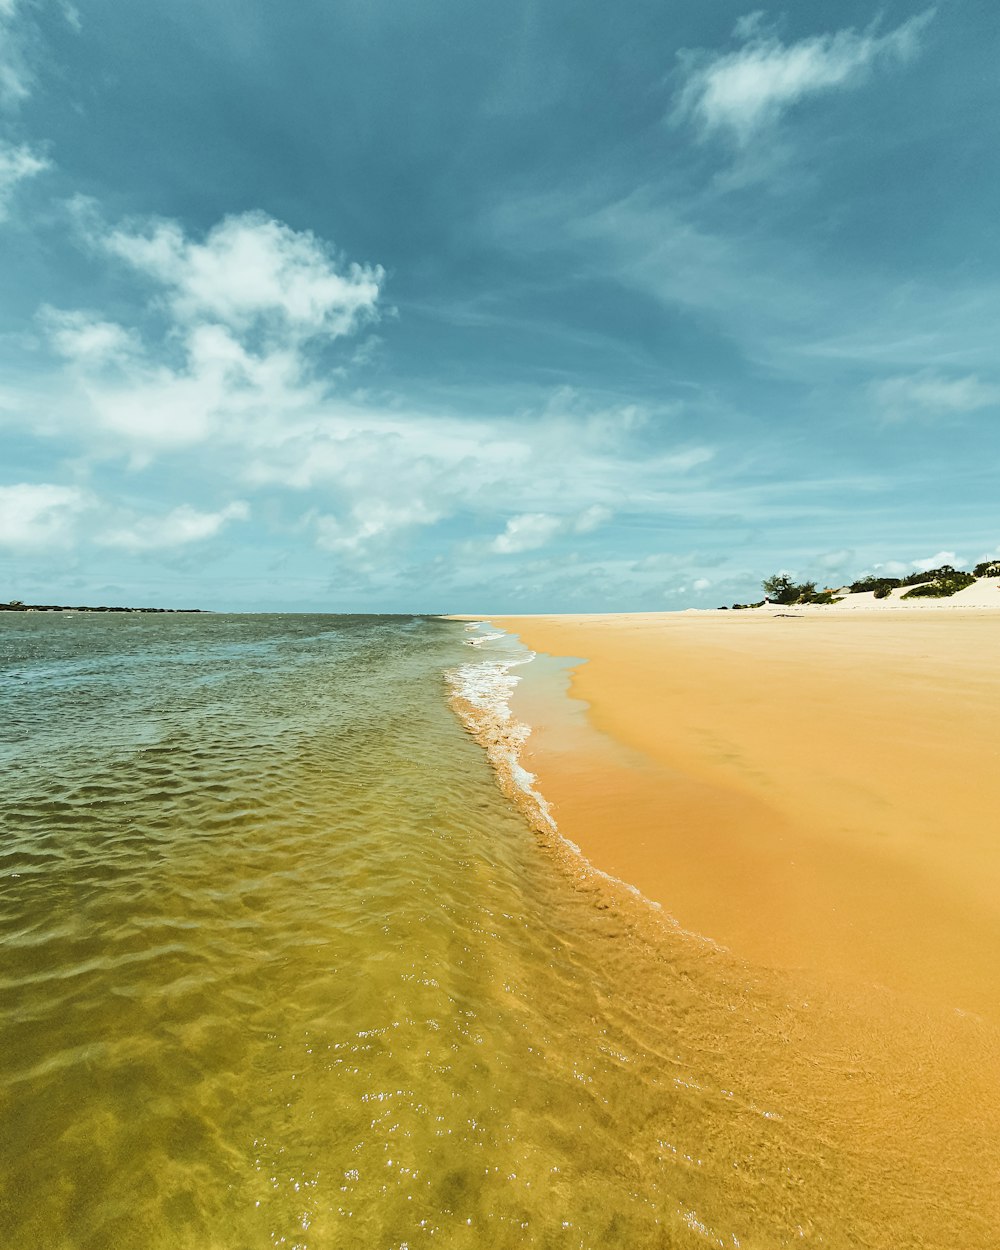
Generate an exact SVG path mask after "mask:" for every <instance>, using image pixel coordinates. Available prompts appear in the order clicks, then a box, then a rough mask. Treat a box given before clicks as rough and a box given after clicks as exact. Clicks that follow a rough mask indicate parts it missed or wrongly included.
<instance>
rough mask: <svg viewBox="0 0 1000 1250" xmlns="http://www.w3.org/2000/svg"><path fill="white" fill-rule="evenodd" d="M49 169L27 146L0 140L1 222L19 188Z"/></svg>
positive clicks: (47, 164) (47, 163) (44, 160)
mask: <svg viewBox="0 0 1000 1250" xmlns="http://www.w3.org/2000/svg"><path fill="white" fill-rule="evenodd" d="M0 34H2V32H0ZM48 168H49V162H48V161H47V160H46V159H45V157H44V156H40V155H39V154H38V153H37V152H36V151H34V149H32V148H30V147H29V146H28V145H27V144H25V143H21V144H11V143H4V142H3V141H2V140H0V221H2V220H3V219H4V218H5V217H6V216H7V213H8V209H9V207H10V201H11V199H12V198H13V195H14V192H15V191H16V190H17V188H18V186H20V184H21V183H22V182H24V181H25V180H26V179H28V178H33V177H34V176H35V175H36V174H40V173H41V172H42V170H44V169H48Z"/></svg>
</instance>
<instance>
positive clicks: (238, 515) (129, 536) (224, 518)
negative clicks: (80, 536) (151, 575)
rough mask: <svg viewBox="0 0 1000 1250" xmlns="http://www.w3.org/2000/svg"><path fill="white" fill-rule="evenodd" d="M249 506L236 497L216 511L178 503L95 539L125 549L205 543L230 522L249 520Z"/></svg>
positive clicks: (152, 548)
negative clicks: (233, 500) (165, 510)
mask: <svg viewBox="0 0 1000 1250" xmlns="http://www.w3.org/2000/svg"><path fill="white" fill-rule="evenodd" d="M249 517H250V509H249V507H248V506H247V504H245V503H244V502H243V501H242V500H237V501H235V502H234V503H231V504H229V505H228V506H227V507H225V508H222V509H221V510H220V511H219V512H199V511H198V509H197V508H192V507H191V506H190V505H188V504H181V505H180V507H177V508H174V509H173V510H172V511H171V512H168V513H167V514H166V515H165V516H162V517H142V518H140V519H139V520H136V521H133V522H132V523H131V524H128V525H121V526H119V527H117V528H116V529H112V530H107V531H105V532H104V533H103V534H100V535H99V536H98V538H97V541H98V542H99V543H100V544H101V545H102V546H105V547H120V548H122V549H123V550H125V551H154V550H159V549H166V548H173V547H185V546H187V545H188V544H189V543H198V542H204V541H205V539H207V538H214V537H215V535H216V534H218V533H219V532H220V531H221V530H222V529H223V527H224V526H226V525H227V524H228V523H229V522H230V521H246V520H249Z"/></svg>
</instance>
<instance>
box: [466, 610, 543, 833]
mask: <svg viewBox="0 0 1000 1250" xmlns="http://www.w3.org/2000/svg"><path fill="white" fill-rule="evenodd" d="M503 637H504V635H503V634H484V635H483V636H482V637H480V638H477V639H470V640H468V641H470V642H471V643H472V645H474V646H478V645H481V644H482V643H486V642H490V641H494V640H496V639H498V638H503ZM534 658H535V653H534V652H533V651H529V652H528V653H527V654H526V655H525V656H524V657H523V658H520V659H503V660H482V661H480V662H477V663H474V664H462V665H459V667H458V668H456V669H452V670H451V671H450V672H449V673H448V674H447V679H448V684H449V686H450V687H451V692H452V693H451V704H452V707H453V708H454V709H455V711H456V712H457V714H458V717H459V719H460V720H461V721H462V723H463V725H465V727H466V729H468V730H469V732H470V733H471V734H472V736H473V737H474V738H475V739H476V741H477V742H478V743H479V745H480V746H481V747H482V748H483V749H484V750H485V752H486V755H487V757H488V759H489V761H490V763H491V764H492V765H493V769H494V771H495V773H496V776H497V780H498V782H499V785H500V789H501V790H502V791H503V793H504V794H506V795H507V797H508V798H509V799H512V800H513V801H514V802H515V803H517V805H518V806H519V807H520V808H521V809H522V810H523V811H524V812H525V814H526V815H527V817H528V819H529V820H530V822H531V823H532V825H534V826H535V827H536V828H539V829H543V830H546V831H549V832H553V833H554V832H556V824H555V821H554V820H553V819H552V815H551V813H550V811H549V804H548V802H547V801H546V800H545V798H544V796H543V795H542V794H541V793H539V791H538V790H537V789H536V788H535V775H534V773H531V772H529V771H528V769H526V768H525V767H524V765H523V764H522V762H521V752H522V750H523V748H524V744H525V742H527V740H528V738H529V736H530V734H531V729H530V727H529V726H528V725H525V724H524V723H523V722H522V721H519V720H517V719H515V717H514V714H513V713H512V712H511V709H510V699H511V697H512V695H513V693H514V691H515V690H516V689H517V686H518V683H519V682H520V680H521V678H520V677H519V676H517V675H516V674H514V673H512V672H511V669H514V668H518V667H520V666H521V665H522V664H529V663H530V662H531V661H532V660H533V659H534Z"/></svg>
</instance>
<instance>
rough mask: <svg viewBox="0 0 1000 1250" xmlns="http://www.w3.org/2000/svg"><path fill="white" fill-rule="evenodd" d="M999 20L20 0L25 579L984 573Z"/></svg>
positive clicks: (0, 385) (14, 287)
mask: <svg viewBox="0 0 1000 1250" xmlns="http://www.w3.org/2000/svg"><path fill="white" fill-rule="evenodd" d="M998 55H1000V10H998V7H997V6H996V4H995V3H987V2H980V0H952V3H949V4H948V5H944V4H939V5H938V6H937V7H934V6H927V5H923V4H905V3H887V4H884V5H882V6H881V7H877V8H876V7H874V6H873V5H871V4H862V3H852V2H847V0H841V2H838V3H824V2H822V0H816V2H815V3H811V4H808V5H807V4H796V5H788V6H786V7H785V8H774V9H770V8H768V9H761V10H754V9H753V8H751V7H748V6H747V5H745V4H733V3H728V2H726V0H717V2H716V3H714V4H712V5H704V4H694V3H689V4H686V5H678V4H664V3H662V0H661V2H660V3H651V2H648V0H626V2H625V3H623V4H618V5H607V4H596V3H591V2H590V0H546V2H545V3H541V0H538V2H535V0H510V2H509V3H507V4H505V5H493V6H488V5H481V4H480V5H473V4H469V3H467V2H466V3H457V2H456V0H438V2H437V3H435V4H433V5H411V6H401V5H399V4H392V5H390V4H387V3H383V2H382V0H323V2H322V3H318V2H314V0H295V2H294V3H289V4H284V5H276V4H267V3H264V2H263V0H257V2H254V0H240V3H237V2H236V0H197V2H196V0H171V2H170V3H168V4H163V3H162V0H158V2H157V3H155V4H154V3H152V2H150V0H129V3H128V4H122V3H120V0H115V2H114V3H112V2H111V0H83V2H82V3H79V4H77V5H70V4H68V3H58V2H55V0H0V218H2V219H0V370H2V372H0V598H20V599H24V600H26V601H37V600H40V599H41V600H46V601H59V602H94V601H99V602H105V603H107V602H120V603H136V604H139V603H141V604H150V605H185V604H188V605H197V606H203V607H213V608H218V609H227V608H230V609H275V610H281V609H288V610H309V609H319V610H328V611H380V610H384V611H410V610H416V611H448V610H453V611H462V610H470V611H478V610H483V611H487V610H523V611H546V610H566V611H573V610H579V611H582V610H602V609H612V608H618V609H623V610H624V609H662V608H680V607H688V606H695V607H697V606H702V607H710V606H715V605H716V604H719V603H728V602H731V601H733V600H734V599H745V598H747V597H748V596H752V595H754V594H755V593H756V591H757V587H758V585H759V582H760V579H761V577H763V576H765V575H767V574H769V573H771V572H774V571H775V570H777V569H783V570H787V571H789V572H792V573H794V574H796V575H798V576H802V577H806V576H809V577H811V578H814V579H815V580H817V581H819V582H821V583H825V584H832V585H837V584H839V582H840V581H842V580H843V578H844V577H845V576H848V575H854V574H857V573H860V572H862V571H867V570H874V569H887V570H889V571H892V572H896V571H898V570H901V569H910V568H912V567H917V566H919V565H920V564H921V563H924V564H926V563H940V562H941V561H942V560H944V559H947V560H950V561H951V562H955V563H965V564H966V565H968V564H970V563H971V562H972V561H975V560H978V559H981V558H983V557H984V556H986V555H992V554H997V553H998V544H1000V516H998V509H997V504H996V498H997V468H998V461H1000V435H998V425H997V419H998V413H1000V355H998V350H997V348H998V342H997V339H998V328H1000V325H998V323H1000V302H998V297H1000V164H998V163H997V160H996V149H997V141H998V125H1000V122H998V119H1000V76H998V75H997V73H996V64H997V60H998Z"/></svg>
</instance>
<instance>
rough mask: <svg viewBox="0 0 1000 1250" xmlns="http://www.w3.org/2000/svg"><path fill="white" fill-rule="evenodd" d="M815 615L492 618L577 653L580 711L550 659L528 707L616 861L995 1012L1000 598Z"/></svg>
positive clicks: (529, 763)
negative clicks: (546, 680) (551, 675)
mask: <svg viewBox="0 0 1000 1250" xmlns="http://www.w3.org/2000/svg"><path fill="white" fill-rule="evenodd" d="M942 606H944V605H942ZM796 615H801V616H805V617H807V618H808V619H807V621H806V622H804V623H800V624H792V623H791V621H790V620H789V619H787V617H786V610H785V609H775V610H773V611H770V610H769V611H768V612H767V613H766V614H765V612H763V611H761V610H760V609H757V610H755V611H754V612H746V613H738V614H730V613H721V612H712V613H701V612H689V613H662V614H655V613H653V614H621V615H607V614H602V615H593V616H531V617H528V616H519V617H513V616H501V615H495V616H489V617H479V618H475V619H480V620H488V621H490V622H491V623H492V624H493V625H494V626H496V627H499V628H501V629H504V630H506V631H508V632H511V633H513V634H515V635H516V636H517V637H518V638H520V640H521V641H522V642H523V643H524V644H525V645H526V646H527V647H528V648H529V649H531V650H533V651H536V652H538V653H540V654H542V655H545V656H557V657H558V656H562V657H567V663H570V662H572V664H573V666H572V675H571V679H570V695H571V698H570V699H568V700H566V702H567V703H570V704H573V705H575V714H574V715H569V714H566V709H563V710H562V713H560V712H559V710H558V708H557V704H556V703H555V702H554V701H553V699H552V697H551V692H550V695H549V697H548V699H547V700H546V699H544V698H543V699H540V700H539V699H535V701H534V703H533V704H531V706H529V707H527V708H526V707H525V706H524V705H525V703H526V702H527V701H529V700H530V690H531V684H532V683H531V676H530V672H528V671H527V670H526V672H527V673H528V680H527V681H526V682H525V683H523V685H522V686H520V687H519V688H518V690H517V691H516V692H515V693H514V695H513V699H512V706H513V707H514V709H515V710H516V712H517V714H518V718H519V719H521V720H524V721H525V722H526V723H527V724H529V725H530V726H531V730H532V732H531V736H530V738H529V739H528V741H527V743H526V746H525V747H524V752H523V758H524V766H525V767H526V768H528V769H529V770H530V771H531V772H532V773H534V774H536V776H537V778H538V781H537V786H538V789H539V791H540V792H541V794H542V795H544V796H545V799H546V800H547V801H548V803H549V804H551V807H552V810H553V815H554V817H555V820H556V823H557V825H558V829H559V833H560V834H561V836H562V837H563V838H564V839H566V840H567V841H568V842H570V843H571V844H573V845H575V846H577V847H579V849H580V852H581V854H582V856H583V858H584V860H585V861H587V862H589V863H590V864H591V865H592V867H593V868H594V869H595V870H596V871H597V872H599V873H601V874H605V873H606V874H608V875H609V876H611V877H613V878H616V879H618V880H620V881H622V882H624V883H625V884H626V885H627V886H630V887H634V888H635V889H636V890H637V891H638V892H639V893H641V894H642V895H643V896H645V897H646V898H647V899H649V900H651V901H653V902H654V903H657V904H659V905H660V906H661V907H662V908H663V910H664V912H665V913H666V914H667V915H668V916H669V917H671V918H672V919H673V921H674V922H675V923H676V924H677V925H678V926H680V927H681V928H682V929H684V930H687V931H689V932H694V933H698V934H700V935H703V936H704V937H705V938H708V939H710V940H711V941H713V942H715V943H718V944H719V945H722V946H724V947H726V948H727V949H730V950H731V951H732V952H733V953H734V954H735V955H736V956H738V957H740V958H744V959H747V960H749V961H751V962H754V963H757V964H761V965H765V966H771V967H775V968H779V969H786V970H805V971H807V972H809V973H819V974H821V975H823V976H827V977H835V978H837V979H840V980H845V979H846V980H847V981H849V982H850V981H853V982H856V983H858V984H859V985H860V984H863V985H865V986H869V987H871V986H878V987H886V988H889V989H891V990H894V991H897V992H902V993H905V994H908V995H911V996H915V997H916V998H918V999H920V1000H922V1001H924V1002H926V1003H929V1004H930V1003H933V1004H935V1005H936V1006H938V1007H943V1008H945V1009H950V1010H959V1011H962V1012H971V1013H974V1014H981V1013H985V1014H987V1015H992V1014H995V1007H996V1004H997V1003H998V1002H1000V970H998V969H997V968H996V967H995V966H994V965H995V963H996V961H995V959H993V958H992V952H994V951H995V950H996V949H998V944H1000V902H998V901H997V900H998V893H1000V892H998V891H997V888H996V887H997V884H998V883H1000V835H997V834H995V833H994V828H995V823H996V822H995V819H994V816H993V808H992V805H991V802H990V797H989V785H988V780H987V779H988V778H989V777H990V776H992V771H991V769H995V764H996V753H997V750H998V744H1000V660H998V659H997V658H995V657H996V648H995V641H996V640H997V638H998V637H1000V612H994V611H989V610H984V609H982V608H979V609H975V608H974V609H971V610H967V611H966V612H964V613H956V612H955V610H954V609H952V610H950V611H947V612H946V613H945V614H943V615H940V614H938V613H936V612H933V611H932V612H931V613H928V612H927V610H926V607H924V606H923V605H922V606H921V607H919V608H915V610H914V611H913V613H912V614H911V613H909V612H905V611H904V610H902V609H901V608H896V609H894V610H891V611H890V612H889V613H887V614H884V613H883V612H881V611H878V610H876V611H874V612H864V613H861V612H858V611H857V610H856V609H846V610H843V611H838V609H837V608H836V607H825V608H819V609H811V610H810V609H805V610H802V611H801V612H800V613H796ZM583 657H585V659H583ZM584 712H585V715H584V714H583V713H584Z"/></svg>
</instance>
